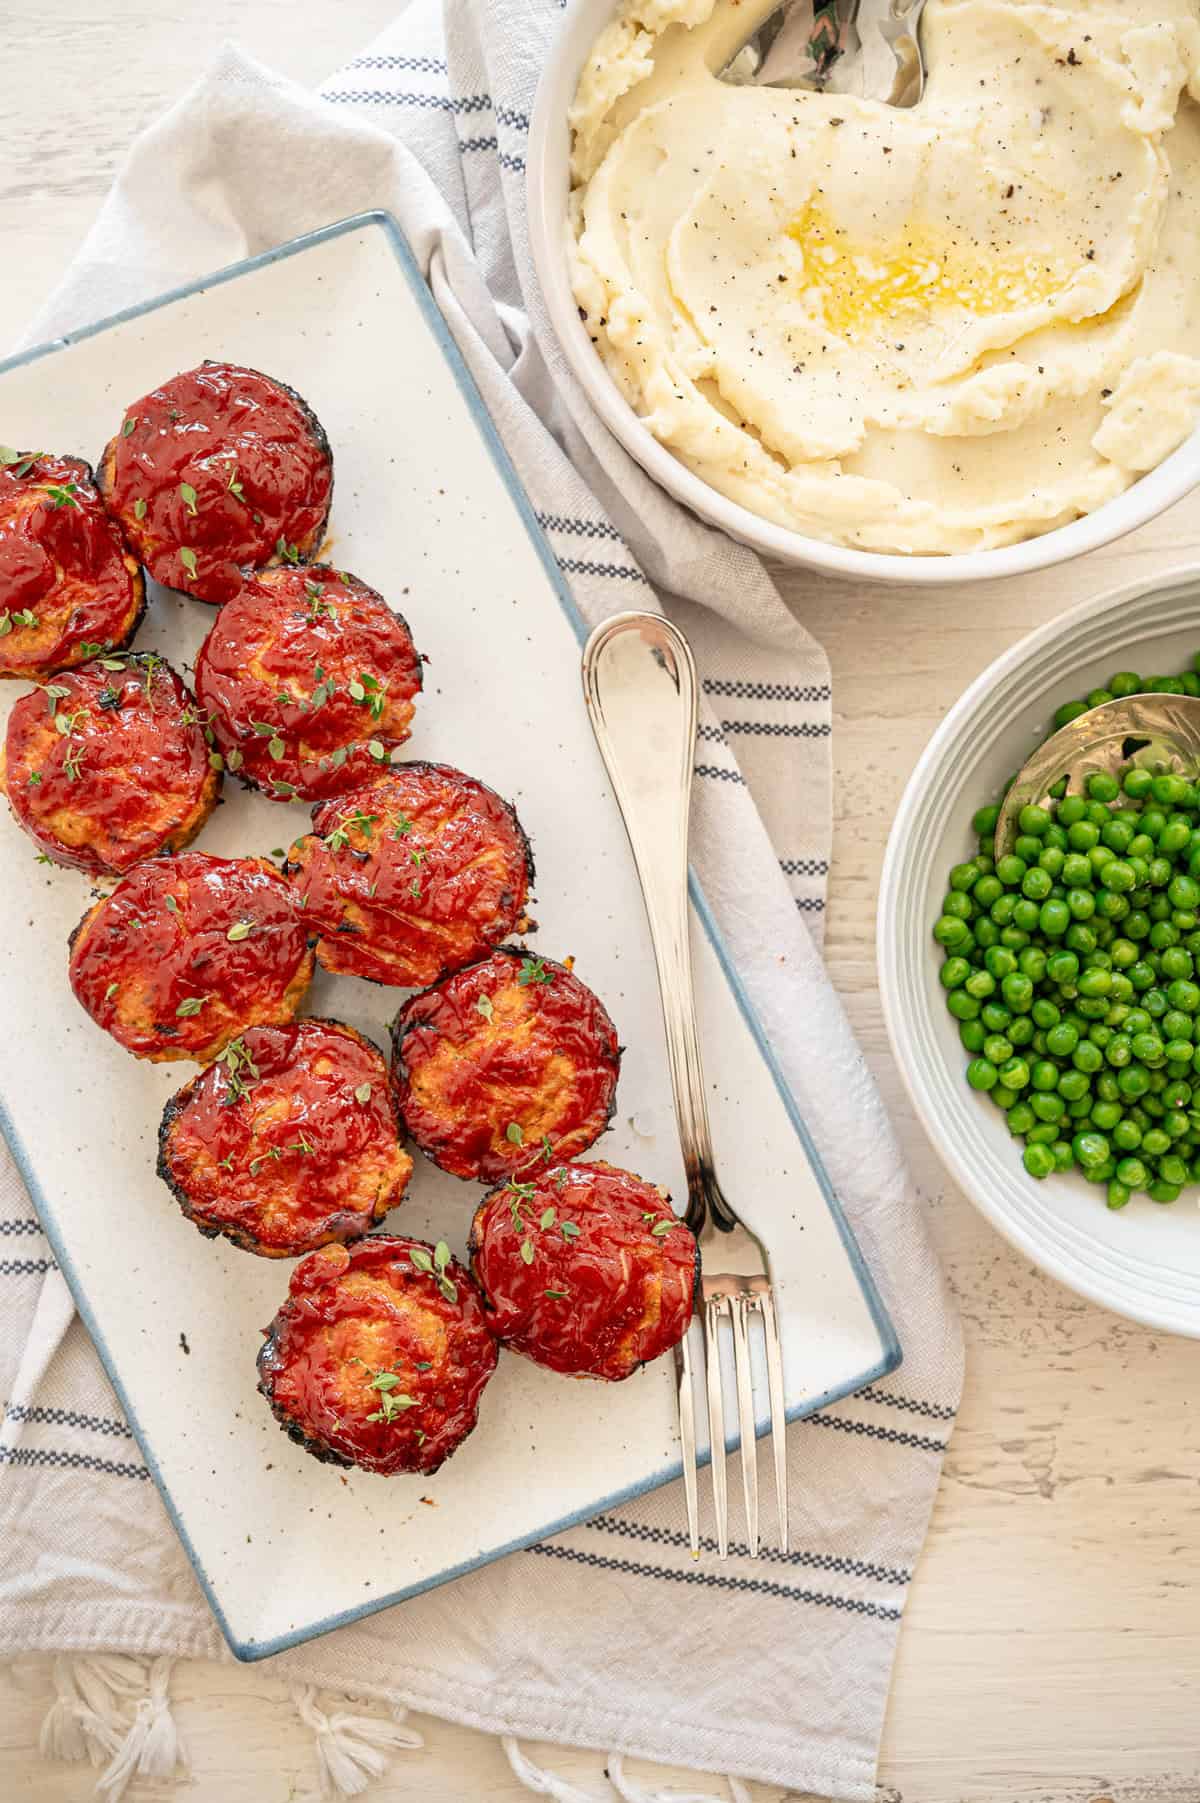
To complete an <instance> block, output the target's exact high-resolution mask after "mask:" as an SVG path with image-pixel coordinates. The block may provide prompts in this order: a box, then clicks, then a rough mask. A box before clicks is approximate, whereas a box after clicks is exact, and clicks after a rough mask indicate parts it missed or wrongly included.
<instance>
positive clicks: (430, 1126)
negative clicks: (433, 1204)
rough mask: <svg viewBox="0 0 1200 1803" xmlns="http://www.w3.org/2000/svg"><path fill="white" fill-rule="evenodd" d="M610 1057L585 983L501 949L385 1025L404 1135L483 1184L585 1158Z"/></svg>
mask: <svg viewBox="0 0 1200 1803" xmlns="http://www.w3.org/2000/svg"><path fill="white" fill-rule="evenodd" d="M620 1055H621V1054H620V1047H619V1045H618V1044H617V1032H616V1028H615V1027H614V1026H613V1024H612V1021H611V1020H610V1019H609V1017H608V1015H607V1013H606V1012H605V1009H604V1006H603V1004H602V1002H601V1001H600V1000H599V998H598V997H597V996H596V995H594V994H593V993H592V991H591V990H590V989H589V988H588V987H587V986H586V984H584V983H581V982H580V980H579V978H578V977H577V976H575V975H574V974H573V973H572V972H571V971H570V970H568V969H567V968H566V966H565V965H562V964H556V963H554V962H553V961H552V960H551V959H549V958H535V957H532V956H530V955H528V954H527V953H524V952H521V951H520V950H517V949H515V948H513V947H508V946H505V947H501V949H500V950H499V951H496V952H494V953H493V954H492V956H491V957H490V958H487V959H484V960H483V961H482V962H481V963H479V964H472V965H470V966H468V968H467V969H466V970H460V971H458V972H456V973H455V974H454V975H453V976H449V977H446V978H444V979H443V981H442V982H440V983H436V984H434V986H433V987H432V988H431V989H426V990H423V991H422V992H421V993H420V994H419V995H415V996H413V997H411V999H410V1000H409V1001H407V1002H406V1003H405V1004H404V1006H403V1007H402V1008H401V1010H400V1012H399V1014H398V1015H397V1016H396V1019H395V1021H394V1023H393V1026H392V1083H393V1089H394V1093H395V1097H396V1105H397V1107H398V1109H399V1111H400V1117H401V1119H402V1120H403V1121H404V1123H405V1125H406V1127H407V1128H408V1132H409V1135H410V1137H411V1138H412V1139H413V1140H414V1141H415V1142H416V1144H417V1145H418V1146H420V1148H421V1150H422V1151H423V1152H424V1153H425V1154H426V1156H427V1157H428V1158H430V1159H432V1160H433V1162H434V1164H437V1165H440V1166H441V1168H442V1169H443V1170H444V1171H449V1172H450V1173H451V1175H453V1176H455V1177H468V1178H472V1177H473V1178H478V1179H480V1180H481V1181H483V1182H486V1183H497V1182H500V1181H501V1180H502V1179H503V1178H505V1177H507V1176H526V1175H528V1174H529V1172H531V1171H534V1170H538V1169H543V1168H545V1166H546V1165H548V1164H550V1163H557V1162H559V1161H561V1160H563V1159H568V1158H573V1157H575V1156H577V1154H578V1153H580V1152H583V1151H586V1149H587V1148H588V1146H590V1145H591V1144H592V1142H593V1140H595V1139H597V1138H598V1137H599V1135H600V1134H601V1133H602V1132H603V1131H604V1129H605V1127H606V1126H607V1125H608V1121H609V1118H610V1115H611V1113H612V1109H613V1105H614V1098H615V1095H616V1088H617V1073H618V1069H619V1066H620Z"/></svg>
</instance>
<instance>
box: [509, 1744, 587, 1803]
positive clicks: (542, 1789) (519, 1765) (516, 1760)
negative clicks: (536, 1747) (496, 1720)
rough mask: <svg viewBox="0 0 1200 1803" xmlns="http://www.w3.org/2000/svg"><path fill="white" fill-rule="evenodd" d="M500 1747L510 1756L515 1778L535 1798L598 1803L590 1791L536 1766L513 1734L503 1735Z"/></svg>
mask: <svg viewBox="0 0 1200 1803" xmlns="http://www.w3.org/2000/svg"><path fill="white" fill-rule="evenodd" d="M500 1745H501V1746H502V1747H503V1748H504V1751H505V1753H506V1754H507V1755H508V1763H509V1765H510V1766H511V1767H512V1770H513V1777H514V1778H519V1779H520V1781H521V1783H522V1784H523V1785H524V1786H525V1789H526V1790H529V1791H532V1792H533V1794H534V1796H535V1797H552V1798H553V1800H554V1803H596V1799H595V1797H593V1796H592V1794H591V1792H590V1791H586V1790H579V1789H578V1788H577V1787H576V1786H575V1785H574V1784H568V1782H567V1780H566V1779H565V1778H559V1777H558V1776H557V1775H556V1774H555V1773H554V1772H548V1771H546V1770H544V1769H543V1767H541V1766H539V1765H534V1763H533V1761H532V1759H530V1757H529V1755H528V1754H527V1753H524V1752H522V1750H521V1747H520V1745H519V1743H518V1742H517V1741H516V1740H514V1738H513V1736H512V1735H511V1734H502V1735H501V1736H500Z"/></svg>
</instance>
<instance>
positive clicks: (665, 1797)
mask: <svg viewBox="0 0 1200 1803" xmlns="http://www.w3.org/2000/svg"><path fill="white" fill-rule="evenodd" d="M605 1769H606V1770H607V1773H608V1777H609V1782H610V1783H611V1784H612V1787H613V1789H614V1790H615V1791H616V1793H617V1795H618V1797H620V1798H621V1799H622V1803H725V1799H724V1798H723V1797H717V1796H714V1795H713V1793H712V1791H710V1790H654V1789H650V1788H647V1786H646V1785H644V1784H639V1782H638V1780H637V1779H636V1778H631V1777H630V1775H629V1773H628V1772H627V1771H626V1770H625V1756H624V1754H623V1753H610V1754H609V1756H608V1765H607V1767H606V1768H605ZM725 1782H726V1784H727V1785H728V1786H729V1795H730V1797H731V1798H732V1803H751V1799H750V1792H749V1791H748V1790H747V1789H746V1786H745V1785H744V1784H743V1783H742V1781H741V1779H740V1778H733V1777H728V1778H726V1779H725Z"/></svg>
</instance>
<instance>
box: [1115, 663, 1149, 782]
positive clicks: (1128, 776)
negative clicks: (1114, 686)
mask: <svg viewBox="0 0 1200 1803" xmlns="http://www.w3.org/2000/svg"><path fill="white" fill-rule="evenodd" d="M1123 693H1125V694H1129V695H1136V694H1138V693H1139V691H1138V690H1137V689H1126V690H1124V691H1123ZM1153 786H1154V778H1153V777H1152V776H1151V774H1150V772H1149V771H1148V770H1138V769H1136V768H1134V769H1130V770H1127V771H1126V772H1125V776H1124V778H1123V780H1122V783H1121V787H1122V788H1123V789H1124V791H1125V793H1126V795H1128V796H1129V798H1130V800H1131V801H1145V799H1146V797H1147V795H1149V793H1150V791H1151V789H1152V788H1153Z"/></svg>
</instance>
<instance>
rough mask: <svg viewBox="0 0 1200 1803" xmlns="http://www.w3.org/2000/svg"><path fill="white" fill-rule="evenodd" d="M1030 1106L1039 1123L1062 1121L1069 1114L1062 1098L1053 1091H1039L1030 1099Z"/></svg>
mask: <svg viewBox="0 0 1200 1803" xmlns="http://www.w3.org/2000/svg"><path fill="white" fill-rule="evenodd" d="M1029 1106H1030V1107H1031V1108H1032V1109H1033V1112H1034V1113H1035V1114H1036V1115H1037V1117H1038V1120H1039V1121H1061V1120H1062V1118H1063V1116H1064V1114H1066V1112H1067V1105H1066V1103H1065V1102H1064V1101H1063V1099H1062V1097H1061V1096H1060V1095H1058V1094H1056V1093H1055V1091H1054V1090H1052V1089H1039V1090H1037V1091H1036V1093H1035V1094H1034V1095H1032V1096H1030V1098H1029Z"/></svg>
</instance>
